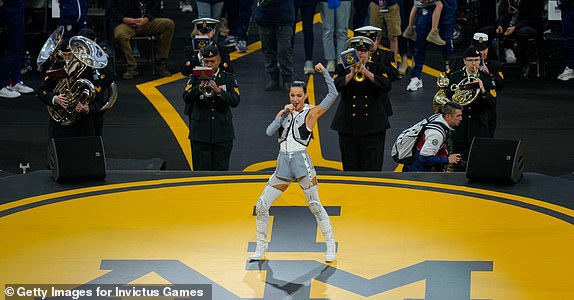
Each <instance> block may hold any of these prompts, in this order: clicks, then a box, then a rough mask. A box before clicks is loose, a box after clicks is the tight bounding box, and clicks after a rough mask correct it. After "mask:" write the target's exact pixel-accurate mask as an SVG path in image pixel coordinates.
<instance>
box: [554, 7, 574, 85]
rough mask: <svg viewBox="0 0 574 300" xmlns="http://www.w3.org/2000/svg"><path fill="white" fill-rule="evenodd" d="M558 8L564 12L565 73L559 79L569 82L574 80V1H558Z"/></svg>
mask: <svg viewBox="0 0 574 300" xmlns="http://www.w3.org/2000/svg"><path fill="white" fill-rule="evenodd" d="M558 7H559V8H560V10H561V11H562V14H561V15H562V36H563V37H564V41H563V43H564V44H563V47H564V48H563V49H564V65H565V66H566V67H565V68H564V71H563V72H562V73H561V74H560V75H558V79H559V80H562V81H567V80H570V79H572V78H574V1H573V0H558Z"/></svg>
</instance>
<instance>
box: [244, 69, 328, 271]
mask: <svg viewBox="0 0 574 300" xmlns="http://www.w3.org/2000/svg"><path fill="white" fill-rule="evenodd" d="M315 71H316V72H318V73H322V74H323V77H324V78H325V83H326V84H327V87H328V89H329V91H328V93H327V95H326V96H325V98H324V99H323V100H322V101H321V103H320V104H319V105H317V106H312V105H309V104H306V103H305V100H307V90H306V85H305V82H303V81H294V82H293V83H291V87H290V89H289V100H290V104H287V105H285V107H284V108H283V109H282V110H281V111H279V112H278V113H277V116H276V117H275V120H274V121H273V122H271V124H269V126H267V131H266V133H267V135H268V136H273V135H274V134H276V133H277V134H278V142H279V147H280V151H279V156H278V157H277V167H276V169H275V172H274V173H273V175H271V178H269V181H268V182H267V185H266V186H265V188H264V189H263V193H262V194H261V196H260V197H259V199H258V200H257V205H256V212H257V219H256V225H257V232H256V237H257V247H256V250H255V253H253V255H251V256H250V257H249V258H250V259H251V260H261V259H263V258H264V256H265V250H266V249H267V228H268V227H269V208H270V207H271V205H272V204H273V202H274V201H275V200H276V199H277V198H278V197H279V196H280V195H281V193H283V192H284V191H285V190H286V189H287V187H288V186H289V184H291V182H294V181H297V182H298V183H299V186H301V188H302V189H303V193H304V194H305V198H306V199H307V202H308V204H309V210H311V212H312V213H313V215H315V218H316V219H317V224H318V225H319V228H320V229H321V232H322V233H323V235H324V236H325V244H326V246H327V247H326V248H327V250H326V253H325V261H327V262H330V261H333V260H335V237H334V235H333V227H332V226H331V221H330V219H329V215H327V212H326V211H325V208H324V207H323V205H322V204H321V200H319V192H318V189H317V174H316V172H315V168H314V167H313V163H312V162H311V157H309V154H308V153H307V146H308V145H309V142H310V141H311V136H312V131H313V127H315V124H317V120H318V119H319V118H320V117H321V116H322V115H324V114H325V112H326V111H327V110H328V109H329V108H330V107H331V105H332V104H333V102H335V99H336V98H337V96H338V93H337V89H336V88H335V84H334V82H333V78H331V76H330V75H329V72H328V71H327V70H326V69H325V67H323V65H322V64H321V63H319V64H317V65H316V66H315Z"/></svg>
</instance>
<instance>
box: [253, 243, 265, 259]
mask: <svg viewBox="0 0 574 300" xmlns="http://www.w3.org/2000/svg"><path fill="white" fill-rule="evenodd" d="M265 250H267V242H265V243H263V242H257V248H255V252H254V253H253V254H252V255H251V256H249V259H250V260H263V259H264V258H265Z"/></svg>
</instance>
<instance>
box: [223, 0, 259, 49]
mask: <svg viewBox="0 0 574 300" xmlns="http://www.w3.org/2000/svg"><path fill="white" fill-rule="evenodd" d="M225 5H226V7H227V18H228V25H229V36H228V37H227V38H226V39H225V46H226V47H227V46H229V47H233V46H235V50H237V52H239V53H245V52H247V37H248V33H249V25H250V23H251V15H252V6H253V0H233V1H228V2H226V4H225Z"/></svg>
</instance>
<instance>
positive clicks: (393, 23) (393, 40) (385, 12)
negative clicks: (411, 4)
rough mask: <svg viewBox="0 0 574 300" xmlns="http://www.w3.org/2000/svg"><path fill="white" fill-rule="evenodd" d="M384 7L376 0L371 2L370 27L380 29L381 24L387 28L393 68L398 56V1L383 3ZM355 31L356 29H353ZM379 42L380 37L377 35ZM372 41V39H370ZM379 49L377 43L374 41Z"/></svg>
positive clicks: (399, 9)
mask: <svg viewBox="0 0 574 300" xmlns="http://www.w3.org/2000/svg"><path fill="white" fill-rule="evenodd" d="M383 3H384V6H380V3H379V1H378V0H373V1H372V2H371V4H370V5H371V6H370V8H371V25H373V26H375V27H378V28H382V27H383V23H385V24H386V27H387V36H388V38H389V47H390V48H391V51H392V52H393V55H394V57H393V60H392V61H393V62H394V63H395V67H396V66H398V64H397V56H398V54H399V40H398V37H399V36H400V35H401V32H402V31H401V8H400V6H399V1H398V0H386V1H384V2H383ZM355 31H357V29H355ZM378 38H379V40H380V35H379V37H378ZM371 39H372V38H371ZM374 41H375V43H376V44H377V45H376V47H377V48H378V47H379V43H377V41H376V40H374Z"/></svg>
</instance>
